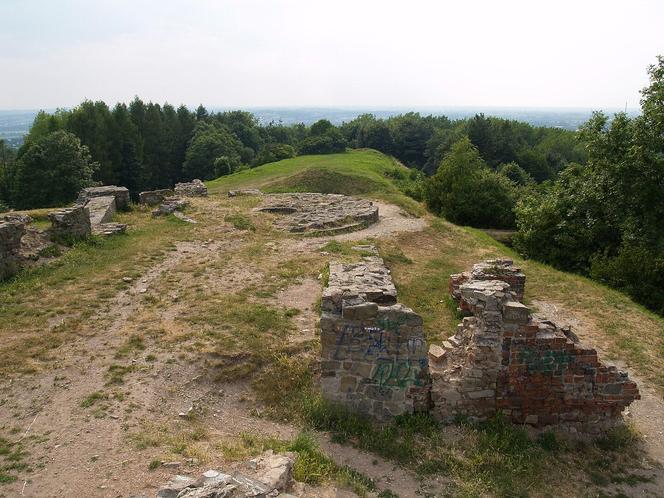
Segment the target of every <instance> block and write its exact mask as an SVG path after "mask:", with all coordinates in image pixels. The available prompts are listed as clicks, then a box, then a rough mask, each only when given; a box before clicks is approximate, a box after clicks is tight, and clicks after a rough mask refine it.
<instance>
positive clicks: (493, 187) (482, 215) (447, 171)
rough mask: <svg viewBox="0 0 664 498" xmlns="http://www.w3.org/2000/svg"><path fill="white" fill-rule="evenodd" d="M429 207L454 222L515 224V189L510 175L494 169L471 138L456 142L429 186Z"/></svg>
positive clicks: (485, 225)
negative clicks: (497, 172) (508, 178)
mask: <svg viewBox="0 0 664 498" xmlns="http://www.w3.org/2000/svg"><path fill="white" fill-rule="evenodd" d="M425 198H426V202H427V205H428V206H429V208H430V209H431V210H432V211H433V212H435V213H437V214H439V215H442V216H444V217H445V218H447V219H448V220H450V221H452V222H453V223H458V224H463V225H470V226H474V227H482V228H509V227H512V226H513V224H514V214H513V207H514V192H513V189H512V186H511V183H510V182H509V180H507V178H505V177H503V176H500V175H498V174H496V173H494V172H493V171H491V170H490V169H489V168H488V167H487V165H486V163H485V162H484V161H483V160H482V158H481V156H480V154H479V151H478V150H477V148H476V147H475V146H474V145H473V144H472V143H471V142H470V140H469V139H468V138H464V139H462V140H460V141H459V142H457V143H456V144H454V146H452V150H451V152H450V153H449V154H448V155H447V156H446V157H445V159H443V161H442V162H441V164H440V167H439V168H438V171H437V172H436V174H435V175H433V176H432V177H431V178H430V179H429V181H428V183H427V186H426V190H425Z"/></svg>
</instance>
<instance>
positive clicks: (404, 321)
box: [320, 256, 430, 420]
mask: <svg viewBox="0 0 664 498" xmlns="http://www.w3.org/2000/svg"><path fill="white" fill-rule="evenodd" d="M320 328H321V343H322V353H321V354H322V356H321V386H322V392H323V396H324V398H325V399H327V400H330V401H334V402H338V403H341V404H342V405H344V406H347V407H349V408H351V409H352V410H356V411H359V412H361V413H365V414H368V415H371V416H374V417H376V418H378V419H381V420H386V419H390V418H392V417H394V416H397V415H400V414H403V413H413V412H415V411H426V410H428V408H429V387H430V384H429V375H428V369H427V343H426V338H425V337H424V332H423V329H422V319H421V318H420V316H419V315H417V314H416V313H414V312H413V311H412V310H411V309H409V308H407V307H406V306H404V305H402V304H398V303H397V293H396V289H395V287H394V284H393V283H392V279H391V277H390V275H389V270H388V269H387V268H386V267H385V265H384V264H383V261H382V259H380V258H379V257H375V256H371V257H366V258H364V259H363V260H362V262H360V263H355V264H338V263H331V264H330V278H329V285H328V287H327V288H325V290H324V291H323V299H322V316H321V321H320Z"/></svg>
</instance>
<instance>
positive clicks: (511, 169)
mask: <svg viewBox="0 0 664 498" xmlns="http://www.w3.org/2000/svg"><path fill="white" fill-rule="evenodd" d="M498 173H500V174H501V175H503V176H504V177H506V178H507V179H508V180H510V181H511V182H512V183H514V184H515V185H521V186H524V185H532V184H533V183H535V180H533V177H532V176H530V175H529V174H528V172H527V171H526V170H524V169H523V168H522V167H521V166H519V165H518V164H517V163H515V162H511V163H507V164H501V165H500V166H498Z"/></svg>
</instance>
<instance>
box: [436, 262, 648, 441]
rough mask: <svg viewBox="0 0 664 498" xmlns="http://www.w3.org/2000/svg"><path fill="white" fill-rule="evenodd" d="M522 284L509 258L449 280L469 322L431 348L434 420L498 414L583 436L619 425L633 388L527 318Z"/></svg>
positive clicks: (551, 328)
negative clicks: (560, 428)
mask: <svg viewBox="0 0 664 498" xmlns="http://www.w3.org/2000/svg"><path fill="white" fill-rule="evenodd" d="M496 268H499V269H500V271H495V269H496ZM487 275H492V276H494V277H496V279H494V280H490V279H486V276H487ZM476 276H477V277H478V278H475V277H476ZM503 279H504V280H503ZM515 282H516V289H517V292H514V291H513V289H512V284H514V283H515ZM524 286H525V276H524V275H523V274H522V273H521V271H520V270H519V269H518V268H516V267H514V266H513V265H512V263H511V261H509V260H492V261H487V262H484V263H481V264H479V265H476V266H475V267H474V268H473V270H472V271H471V272H468V273H464V274H460V275H452V277H451V281H450V291H451V294H452V296H453V297H454V298H455V299H457V300H458V302H459V305H460V308H461V309H462V310H464V311H465V312H467V313H469V314H471V315H472V316H470V317H466V318H464V320H463V322H462V323H461V324H460V325H459V326H458V329H457V332H456V334H455V335H454V336H452V337H450V338H448V340H446V341H444V342H443V345H442V347H441V346H432V347H431V348H430V352H429V358H430V373H431V378H432V393H431V397H432V401H433V404H434V410H433V413H434V415H435V416H436V417H437V418H439V419H441V420H451V419H452V418H454V417H455V416H457V415H465V416H468V417H470V418H473V419H480V420H481V419H484V418H486V417H488V416H491V415H493V414H495V413H497V412H499V411H500V412H502V413H504V414H505V415H506V416H507V417H508V418H509V419H510V420H512V421H513V422H515V423H519V424H523V423H525V424H530V425H533V426H535V427H547V426H559V427H566V428H569V429H570V430H574V431H575V430H580V431H583V432H590V433H597V432H602V431H604V430H605V429H607V428H608V427H611V426H613V425H615V424H618V423H620V422H621V421H622V419H621V412H622V410H623V409H624V408H625V407H626V406H628V405H629V404H630V403H631V402H632V401H634V400H635V399H639V393H638V389H637V386H636V384H635V383H634V382H632V381H631V380H630V379H629V377H628V375H627V374H626V373H624V372H619V371H618V370H617V369H616V368H615V367H612V366H607V365H604V364H602V363H601V362H600V361H599V359H598V357H597V352H596V351H595V350H594V349H592V348H587V347H584V346H582V345H580V344H578V342H577V340H576V336H574V334H572V333H571V331H570V330H569V329H563V328H561V327H559V326H558V325H556V324H555V323H554V322H552V321H549V320H546V319H543V318H539V317H536V316H533V315H532V314H531V313H530V310H529V308H528V307H526V306H525V305H523V304H522V303H521V299H522V296H523V289H524Z"/></svg>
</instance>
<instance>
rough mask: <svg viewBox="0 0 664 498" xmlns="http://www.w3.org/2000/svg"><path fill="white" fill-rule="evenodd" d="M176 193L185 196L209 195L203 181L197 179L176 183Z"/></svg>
mask: <svg viewBox="0 0 664 498" xmlns="http://www.w3.org/2000/svg"><path fill="white" fill-rule="evenodd" d="M175 195H182V196H184V197H207V195H208V191H207V187H206V186H205V184H204V183H203V182H202V181H200V180H199V179H195V180H192V181H190V182H186V183H176V184H175Z"/></svg>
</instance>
